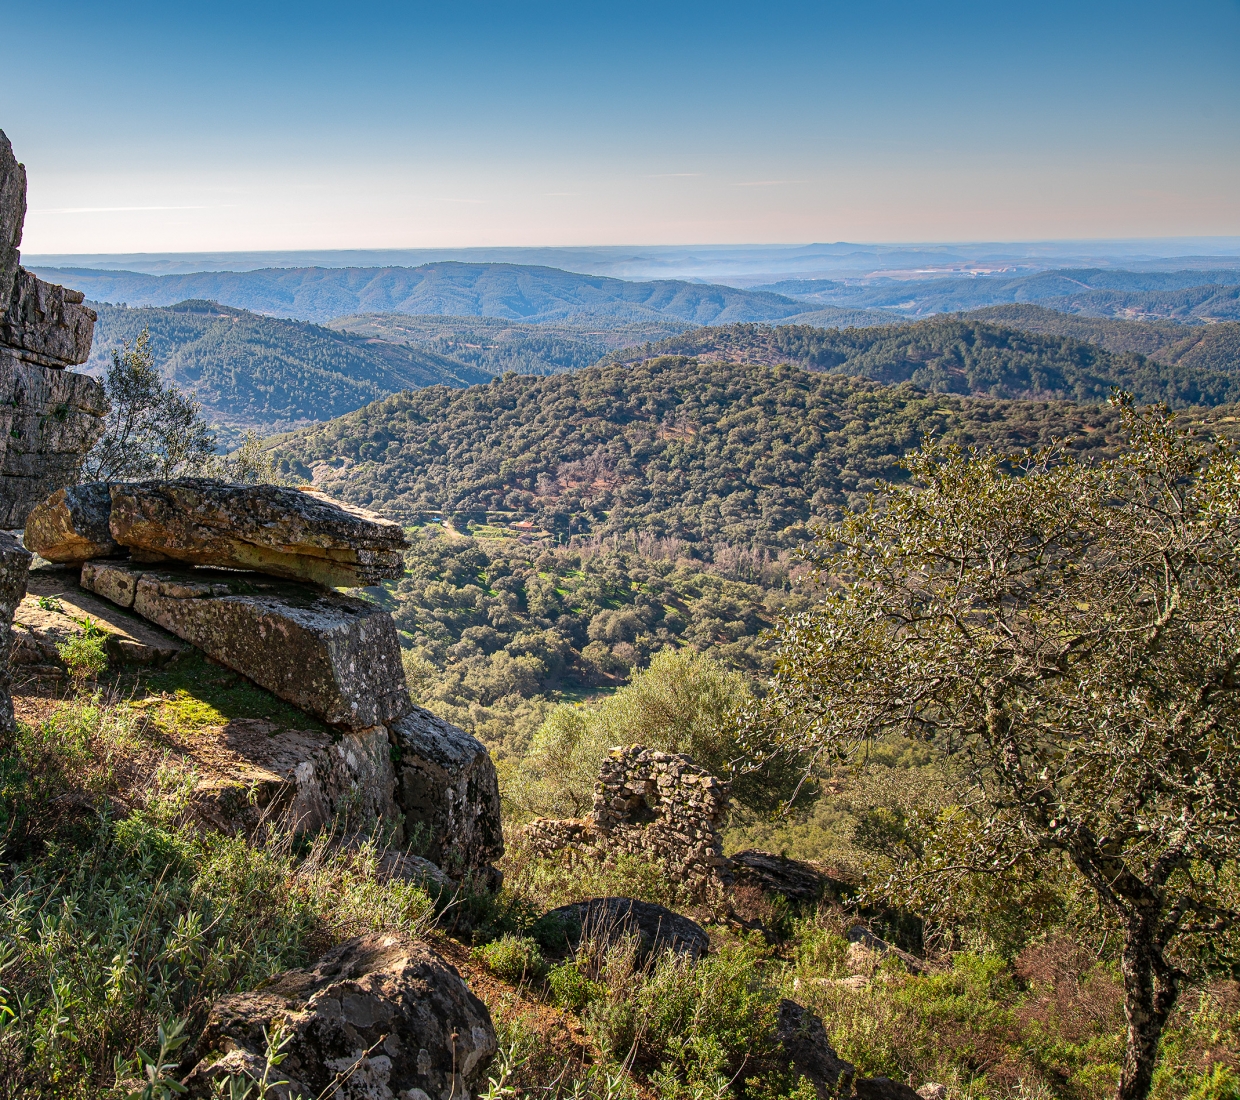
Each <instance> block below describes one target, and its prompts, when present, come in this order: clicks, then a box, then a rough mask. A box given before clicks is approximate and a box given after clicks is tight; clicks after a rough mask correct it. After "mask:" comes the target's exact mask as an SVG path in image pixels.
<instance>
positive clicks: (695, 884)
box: [524, 745, 729, 900]
mask: <svg viewBox="0 0 1240 1100" xmlns="http://www.w3.org/2000/svg"><path fill="white" fill-rule="evenodd" d="M728 802H729V790H728V785H727V784H726V783H724V782H723V781H722V780H721V779H718V778H717V777H715V776H713V775H711V774H710V773H709V772H708V771H706V770H705V769H704V768H700V767H698V766H697V765H696V764H694V763H693V761H692V760H691V759H690V758H689V757H687V756H682V755H679V754H676V753H667V752H658V751H656V750H654V749H648V748H643V747H642V746H641V745H633V746H631V747H630V748H627V749H624V748H616V749H612V751H611V752H610V753H609V754H608V756H607V758H606V759H605V760H604V761H603V764H602V766H601V767H600V769H599V775H598V779H597V781H596V782H595V785H594V812H593V813H592V814H591V815H590V817H589V818H587V819H584V820H582V819H567V820H563V821H555V820H550V819H547V818H540V819H538V820H536V821H533V822H531V823H530V824H529V825H527V826H526V827H525V830H524V841H525V845H526V847H527V848H529V849H530V850H532V851H534V852H535V853H538V854H545V855H550V854H556V853H570V854H571V853H573V852H577V853H582V854H587V855H591V856H595V857H603V858H607V857H614V856H616V855H620V854H628V855H636V856H642V857H644V858H647V859H654V860H657V861H658V862H661V863H662V864H664V866H666V867H667V869H668V873H669V874H671V875H674V876H675V878H676V879H677V880H678V881H679V882H681V883H682V884H683V885H684V886H685V887H686V888H687V889H688V890H689V892H690V893H692V894H694V895H696V896H697V897H699V898H701V899H703V900H717V899H718V898H719V897H720V896H721V895H722V893H723V890H724V887H725V885H726V879H727V871H726V868H727V861H726V860H725V859H724V857H723V837H722V835H721V833H720V828H721V826H722V824H723V819H724V817H725V816H726V814H727V811H728Z"/></svg>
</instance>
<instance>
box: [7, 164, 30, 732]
mask: <svg viewBox="0 0 1240 1100" xmlns="http://www.w3.org/2000/svg"><path fill="white" fill-rule="evenodd" d="M2 184H3V180H0V185H2ZM29 569H30V553H29V551H27V550H25V549H23V547H22V545H21V543H19V542H18V541H17V540H16V539H15V538H14V537H13V536H12V535H10V534H7V533H6V532H3V531H0V744H3V742H4V741H5V740H7V739H8V738H9V737H11V736H12V734H13V732H14V730H15V729H16V728H17V727H16V723H15V722H14V720H13V700H12V698H11V697H10V696H9V654H10V651H11V650H12V646H13V632H12V630H11V629H10V628H11V626H12V623H13V612H14V611H15V610H16V608H17V605H18V604H19V603H21V601H22V597H23V596H24V595H25V594H26V575H27V573H28V571H29Z"/></svg>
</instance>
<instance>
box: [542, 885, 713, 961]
mask: <svg viewBox="0 0 1240 1100" xmlns="http://www.w3.org/2000/svg"><path fill="white" fill-rule="evenodd" d="M548 919H550V920H551V921H555V922H558V923H559V924H560V926H561V927H562V928H563V929H564V932H565V935H566V937H567V938H568V941H569V942H570V943H571V944H574V945H576V944H577V943H580V942H581V941H582V940H583V939H585V940H603V941H606V942H607V943H615V942H616V941H617V940H619V939H621V938H622V937H624V936H636V937H637V938H638V943H639V953H640V955H641V957H642V958H648V957H649V956H650V955H651V954H654V953H657V952H659V951H674V952H676V953H677V954H678V955H687V956H688V957H689V958H691V959H693V960H695V961H696V960H697V959H700V958H701V957H702V956H703V955H705V954H706V952H707V951H709V950H710V937H709V936H708V935H707V934H706V930H705V929H704V928H703V927H702V926H701V925H700V924H698V923H697V922H696V921H691V920H690V919H689V918H688V917H682V916H681V915H680V914H679V913H674V912H672V910H670V909H665V908H664V907H663V906H662V905H654V904H652V903H651V902H648V901H635V900H634V899H633V898H592V899H591V900H590V901H579V902H577V903H575V904H573V905H561V906H560V907H559V908H558V909H552V910H551V911H550V912H549V913H547V914H546V915H545V916H544V917H543V918H542V920H544V921H545V920H548Z"/></svg>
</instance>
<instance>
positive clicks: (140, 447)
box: [81, 329, 215, 481]
mask: <svg viewBox="0 0 1240 1100" xmlns="http://www.w3.org/2000/svg"><path fill="white" fill-rule="evenodd" d="M103 384H104V390H105V392H106V393H107V396H108V403H109V409H108V415H107V419H106V421H105V423H104V433H103V435H102V437H100V439H99V441H98V442H97V443H96V444H95V445H94V447H92V448H91V450H90V451H89V452H88V453H87V455H86V457H85V459H84V460H83V462H82V470H81V476H82V478H83V480H86V481H117V480H128V479H139V478H159V479H162V480H167V479H169V478H173V477H177V476H183V475H187V474H197V473H203V472H206V471H207V468H208V467H209V466H210V465H211V463H212V462H213V461H214V455H215V436H214V435H213V434H212V432H211V429H210V428H209V427H208V426H207V423H206V421H205V420H203V418H202V416H201V413H200V410H199V405H198V402H197V401H195V400H194V399H193V398H192V397H190V396H188V395H186V394H183V393H182V392H181V391H180V390H179V389H177V388H176V386H174V385H170V384H169V383H167V382H165V381H164V380H163V379H162V378H161V377H160V375H159V371H158V369H156V367H155V357H154V355H153V353H152V352H151V346H150V333H149V332H147V330H145V329H143V330H142V332H141V333H140V334H139V335H138V338H137V339H136V340H135V341H134V343H133V344H132V345H129V344H124V345H123V346H122V347H120V348H118V349H114V350H113V352H112V365H111V367H109V368H108V373H107V376H106V377H105V378H104V383H103Z"/></svg>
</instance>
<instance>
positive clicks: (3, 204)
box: [0, 130, 26, 324]
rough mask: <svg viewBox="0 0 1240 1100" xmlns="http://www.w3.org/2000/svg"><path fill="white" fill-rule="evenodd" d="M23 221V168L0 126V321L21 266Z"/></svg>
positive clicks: (5, 311)
mask: <svg viewBox="0 0 1240 1100" xmlns="http://www.w3.org/2000/svg"><path fill="white" fill-rule="evenodd" d="M25 221H26V169H25V166H24V165H21V164H18V163H17V158H16V157H15V156H14V155H13V146H12V145H11V144H10V142H9V139H8V138H7V137H5V136H4V131H3V130H0V324H2V323H3V322H4V320H5V318H6V315H7V313H8V308H9V297H10V291H11V289H12V287H13V283H14V282H15V281H16V279H17V272H18V269H19V268H20V267H21V262H22V258H21V252H20V251H19V249H20V248H21V243H22V226H23V225H24V224H25Z"/></svg>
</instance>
